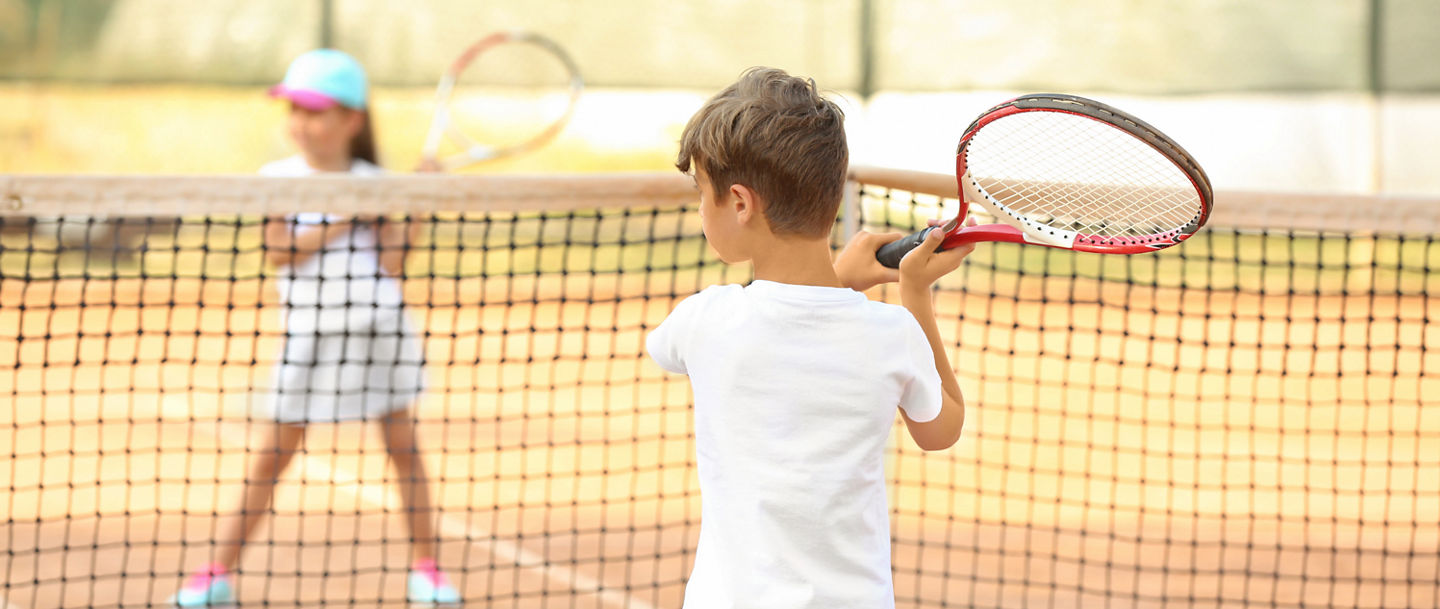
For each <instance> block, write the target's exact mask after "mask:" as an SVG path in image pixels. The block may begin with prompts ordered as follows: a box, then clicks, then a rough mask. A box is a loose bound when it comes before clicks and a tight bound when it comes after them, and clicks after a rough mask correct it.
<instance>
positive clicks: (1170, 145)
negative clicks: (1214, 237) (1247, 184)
mask: <svg viewBox="0 0 1440 609" xmlns="http://www.w3.org/2000/svg"><path fill="white" fill-rule="evenodd" d="M955 176H956V181H957V182H958V185H959V195H960V212H959V215H958V216H957V217H956V218H955V219H954V220H951V221H949V222H946V223H945V224H942V225H940V226H932V227H929V228H925V229H922V230H920V231H917V232H915V233H912V234H910V235H908V236H906V237H903V238H901V239H899V240H897V241H894V242H892V243H888V244H886V245H885V246H883V247H881V248H880V250H879V251H877V252H876V255H875V257H876V258H877V259H879V260H880V263H881V264H884V265H885V266H888V267H891V268H898V267H899V266H900V259H901V258H903V257H904V256H905V254H906V253H907V252H909V251H910V250H912V249H914V248H915V247H916V246H917V245H919V244H920V243H921V242H922V241H924V240H925V236H926V235H927V234H929V233H930V231H932V230H943V231H945V240H944V241H942V242H941V245H940V249H942V250H943V249H949V248H952V247H955V246H957V245H960V244H963V243H972V242H977V241H1004V242H1010V243H1029V244H1036V245H1044V246H1049V247H1056V248H1064V249H1071V250H1075V251H1078V252H1098V253H1102V254H1138V253H1142V252H1153V251H1155V250H1158V249H1162V248H1166V247H1170V246H1172V245H1176V244H1178V243H1180V242H1181V241H1184V240H1185V239H1187V238H1189V237H1190V235H1193V234H1195V231H1197V230H1199V229H1200V227H1201V226H1203V225H1204V224H1205V221H1206V220H1208V219H1209V217H1210V208H1211V204H1212V193H1211V190H1210V179H1209V178H1208V177H1206V175H1205V171H1204V170H1203V169H1201V168H1200V164H1199V163H1197V162H1195V159H1194V158H1193V157H1191V156H1190V154H1189V153H1187V152H1185V149H1183V148H1181V147H1180V145H1179V144H1176V143H1175V141H1174V140H1172V139H1170V138H1169V137H1167V136H1166V135H1165V134H1163V133H1161V132H1160V131H1159V130H1158V129H1156V128H1154V127H1151V126H1150V125H1149V124H1146V123H1145V122H1144V121H1142V120H1140V119H1138V118H1135V117H1134V116H1131V115H1130V114H1127V113H1125V112H1122V111H1120V110H1117V109H1115V108H1112V107H1110V106H1108V105H1105V104H1102V103H1100V102H1097V101H1094V100H1090V99H1085V98H1083V97H1076V96H1074V95H1058V94H1037V95H1025V96H1022V97H1018V98H1015V99H1012V100H1010V101H1007V102H1005V103H1003V104H1000V105H998V106H995V107H994V108H991V109H989V110H987V111H986V112H985V113H984V114H982V115H980V117H979V118H977V119H975V122H973V123H971V124H970V126H969V127H968V128H966V130H965V134H964V136H963V137H961V139H960V146H959V148H957V149H956V153H955ZM971 204H979V205H980V206H981V207H982V208H984V210H985V211H986V212H987V213H988V214H989V215H991V216H992V217H994V218H995V219H996V220H998V222H996V223H994V224H981V225H977V226H965V216H966V213H967V212H968V211H969V207H970V205H971Z"/></svg>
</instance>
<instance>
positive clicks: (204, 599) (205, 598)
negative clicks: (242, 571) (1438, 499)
mask: <svg viewBox="0 0 1440 609" xmlns="http://www.w3.org/2000/svg"><path fill="white" fill-rule="evenodd" d="M170 605H171V606H172V607H211V608H219V607H234V606H235V588H234V586H232V585H230V574H229V573H226V572H225V567H222V566H220V565H215V564H212V565H206V566H204V567H202V568H201V569H200V570H199V571H196V572H195V573H193V574H191V575H190V579H188V580H186V581H185V587H183V588H181V589H180V591H178V592H176V593H175V596H172V597H170Z"/></svg>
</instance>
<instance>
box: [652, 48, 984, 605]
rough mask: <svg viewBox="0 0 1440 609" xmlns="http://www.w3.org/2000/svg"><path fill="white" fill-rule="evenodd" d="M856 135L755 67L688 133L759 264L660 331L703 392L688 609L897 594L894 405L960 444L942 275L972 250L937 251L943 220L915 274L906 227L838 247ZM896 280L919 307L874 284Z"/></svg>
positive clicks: (694, 160)
mask: <svg viewBox="0 0 1440 609" xmlns="http://www.w3.org/2000/svg"><path fill="white" fill-rule="evenodd" d="M844 127H845V126H844V114H843V113H842V112H841V111H840V108H839V106H837V105H836V104H835V103H834V102H831V101H829V100H826V99H824V97H823V96H822V95H821V94H820V92H819V91H818V90H817V89H816V87H815V83H814V82H813V81H809V80H806V79H801V78H796V77H793V76H790V75H788V74H786V73H785V72H784V71H781V70H775V69H769V68H756V69H752V70H750V71H747V72H746V73H745V74H744V75H742V76H741V77H740V80H738V81H736V82H735V84H733V85H731V86H729V87H727V88H725V89H724V90H722V91H721V92H720V93H717V94H716V95H715V96H714V97H712V98H710V100H709V101H708V102H706V103H705V105H704V106H703V107H702V108H701V109H700V110H699V111H698V112H696V113H695V116H694V117H692V118H691V119H690V122H689V124H687V125H686V126H685V132H684V133H683V134H682V135H681V140H680V154H679V156H678V158H677V159H676V163H675V166H676V167H677V168H678V169H680V170H681V171H683V172H685V173H687V174H689V175H690V176H691V177H693V178H694V179H695V188H696V190H697V191H698V193H699V195H700V203H699V210H700V224H701V228H702V230H703V231H704V233H705V240H706V242H707V243H709V244H710V246H711V247H712V248H713V249H714V250H715V253H716V255H718V256H719V257H720V259H721V260H723V261H725V262H728V263H737V262H747V261H748V262H750V263H751V264H752V265H753V268H754V271H755V281H754V282H753V283H751V284H750V285H749V286H748V287H743V288H742V287H740V286H734V285H731V286H721V287H713V288H710V289H707V290H705V291H703V292H701V293H699V294H697V295H695V296H692V297H690V298H688V299H686V300H685V301H684V302H682V303H680V305H679V306H677V307H676V308H675V311H674V312H672V313H671V314H670V317H668V318H667V319H666V320H665V322H664V323H662V324H661V325H660V327H659V328H657V329H656V330H655V331H654V332H653V333H651V335H650V337H649V338H648V343H647V347H648V348H649V351H650V355H651V357H653V358H655V361H656V362H657V363H659V364H660V366H662V367H664V368H665V369H666V370H670V371H672V372H677V373H681V374H688V375H689V376H690V382H691V386H692V387H693V389H694V394H695V435H696V442H695V447H696V452H697V453H698V460H699V464H700V497H701V506H702V507H701V525H700V546H699V548H698V549H697V550H696V554H695V566H694V570H693V572H692V574H691V579H690V582H689V584H688V585H687V587H686V590H685V606H686V607H687V608H689V609H702V608H710V607H766V608H782V609H783V608H799V607H807V608H808V607H815V608H820V607H825V608H831V607H857V608H858V607H863V608H865V609H872V608H875V607H891V606H893V605H894V603H895V600H894V592H893V585H892V583H891V579H890V527H889V516H890V514H889V509H888V506H887V505H886V489H885V467H884V458H883V454H884V447H885V440H886V438H887V437H888V436H889V431H890V427H891V425H893V424H894V421H895V407H896V406H899V407H900V408H901V409H902V413H903V415H904V418H905V425H906V427H907V429H908V430H909V431H910V436H911V437H912V438H914V439H915V442H916V444H918V445H920V447H921V448H924V449H926V450H939V449H943V448H947V447H949V446H951V445H953V444H954V443H955V441H956V440H957V439H958V438H959V437H960V428H961V426H962V425H963V422H964V418H965V410H964V409H965V405H964V402H963V398H962V397H961V395H960V388H959V385H958V384H957V383H956V382H955V374H954V371H952V370H951V369H950V364H949V360H948V358H947V356H946V354H945V345H944V343H943V341H942V340H941V338H940V331H939V328H938V327H937V326H936V324H935V313H934V304H933V302H932V295H931V293H930V286H931V284H933V283H934V282H935V279H937V278H938V277H940V276H942V275H944V274H946V273H949V272H950V271H952V270H954V269H955V268H956V267H958V266H959V264H960V261H961V259H963V258H964V257H965V254H966V253H967V252H968V250H967V249H966V248H965V247H963V246H962V247H961V248H957V249H955V250H950V251H947V252H937V251H936V250H937V248H938V247H939V245H940V240H939V236H940V234H941V232H940V231H931V232H930V235H931V236H930V237H927V238H926V241H925V242H924V243H922V244H921V245H920V246H918V247H916V248H915V249H914V250H912V251H911V252H910V253H909V254H907V255H906V256H905V259H904V260H902V261H901V264H900V269H899V271H898V272H897V271H895V270H892V269H886V268H884V267H882V266H881V265H880V263H879V262H877V261H876V260H875V252H876V250H878V249H879V248H880V246H881V245H883V244H884V243H887V242H889V241H893V240H894V239H896V238H898V237H899V236H900V235H899V234H895V235H870V234H867V233H865V232H864V231H861V232H860V233H858V234H857V235H855V237H854V238H853V239H852V240H851V241H850V244H849V245H848V246H846V248H845V250H844V251H843V252H841V253H840V255H839V257H838V258H837V257H835V256H834V254H833V252H832V251H831V248H830V233H831V231H832V230H833V229H834V227H835V217H836V212H837V211H838V208H839V205H840V199H841V197H842V196H843V193H844V187H845V171H846V168H847V166H848V163H849V157H848V145H847V144H846V141H845V128H844ZM971 247H973V246H971ZM897 280H898V281H899V282H900V297H901V298H900V300H901V303H902V304H903V305H904V307H903V308H901V307H896V306H892V305H887V304H883V303H876V302H870V301H869V300H868V299H867V298H866V297H865V295H864V294H862V293H860V291H863V290H865V289H867V288H869V287H870V286H873V285H876V284H878V283H883V282H889V281H897Z"/></svg>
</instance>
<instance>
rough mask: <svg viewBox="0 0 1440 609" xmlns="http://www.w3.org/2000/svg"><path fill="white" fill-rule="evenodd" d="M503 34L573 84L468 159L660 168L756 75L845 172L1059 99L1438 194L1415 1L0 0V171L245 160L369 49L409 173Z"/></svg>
mask: <svg viewBox="0 0 1440 609" xmlns="http://www.w3.org/2000/svg"><path fill="white" fill-rule="evenodd" d="M514 28H524V29H530V30H534V31H538V32H541V33H544V34H546V35H549V36H550V37H552V38H554V39H555V40H557V41H559V42H560V43H561V44H562V45H563V46H564V47H565V48H566V49H567V50H568V51H569V52H570V53H571V54H572V55H573V56H574V57H575V59H576V61H577V62H578V63H579V64H580V67H581V69H582V71H583V73H584V75H585V78H586V81H587V83H588V85H589V87H588V89H587V92H586V95H585V97H584V98H583V100H582V104H581V106H580V108H579V111H578V113H577V115H576V116H575V119H574V121H572V123H571V124H570V126H569V127H568V128H567V129H566V131H565V132H564V133H563V134H562V136H561V137H560V138H559V139H558V140H557V141H556V142H554V143H553V144H552V145H551V146H549V147H547V148H546V149H544V150H542V151H540V152H539V153H536V154H533V155H531V156H527V157H524V158H520V159H515V160H511V161H505V162H501V163H495V164H492V165H487V166H482V167H480V168H478V169H476V171H494V172H513V171H540V172H551V171H613V170H664V169H667V168H669V167H670V162H671V159H672V157H673V149H674V144H675V140H676V139H677V137H678V134H679V131H680V129H681V128H682V127H683V125H684V122H685V120H686V119H687V118H688V117H689V115H690V114H691V113H692V112H693V111H694V109H695V108H696V107H698V106H699V104H700V103H702V102H703V100H704V99H705V98H706V97H707V96H708V95H710V94H711V93H713V92H714V91H715V90H717V89H719V88H720V87H723V86H724V85H726V84H727V83H729V82H730V81H731V80H733V79H734V78H735V76H736V75H738V74H739V73H740V72H741V71H742V70H744V69H745V68H747V67H749V66H753V65H771V66H776V67H781V68H785V69H787V70H789V71H791V72H792V73H797V74H803V75H808V76H812V77H814V78H815V79H816V80H817V81H818V82H819V83H820V85H821V86H822V87H823V88H826V89H829V90H831V91H834V92H835V94H836V95H837V96H838V97H840V98H841V99H842V100H843V103H844V105H845V107H846V109H847V112H848V114H849V124H850V129H851V145H852V158H854V160H855V161H856V162H858V163H871V164H880V165H888V166H898V167H907V168H913V169H925V170H934V171H946V170H947V169H948V168H949V166H950V164H951V159H950V157H951V156H952V155H953V146H954V142H955V140H956V139H957V138H958V137H959V134H960V130H961V129H963V127H964V125H965V124H967V123H968V122H969V121H970V119H971V118H973V116H974V114H975V113H977V112H979V111H980V110H983V109H984V108H986V107H988V106H990V105H993V104H995V103H997V102H999V101H1003V100H1004V99H1006V98H1007V97H1008V96H1011V95H1014V94H1016V93H1024V92H1033V91H1060V92H1068V93H1077V94H1081V95H1089V96H1093V97H1098V98H1100V99H1102V100H1104V101H1107V102H1110V103H1113V104H1115V105H1118V106H1120V107H1122V108H1126V109H1129V110H1131V111H1132V112H1134V113H1136V114H1138V115H1140V116H1142V117H1144V118H1146V119H1147V120H1149V121H1150V122H1152V123H1154V124H1156V125H1157V126H1159V127H1160V128H1161V129H1163V130H1165V131H1167V132H1169V133H1170V134H1171V135H1172V136H1174V137H1175V138H1176V139H1178V140H1179V141H1181V143H1182V144H1184V145H1185V146H1186V147H1187V148H1189V149H1190V150H1191V152H1193V153H1195V155H1196V156H1197V157H1199V158H1200V160H1201V162H1202V163H1203V164H1204V165H1205V166H1206V167H1207V169H1209V171H1210V173H1211V174H1212V178H1213V179H1214V181H1215V182H1216V184H1217V186H1218V187H1219V188H1222V189H1225V188H1228V189H1252V190H1287V191H1296V190H1304V191H1322V192H1375V191H1381V192H1388V193H1402V194H1405V193H1413V194H1437V193H1440V175H1437V173H1440V172H1435V171H1433V170H1432V169H1431V167H1430V166H1431V165H1432V163H1430V161H1429V154H1428V148H1429V145H1430V142H1432V141H1435V140H1436V139H1437V138H1440V61H1436V58H1437V57H1440V34H1437V32H1440V2H1437V1H1435V0H1186V1H1184V2H1164V1H1155V0H1069V1H1066V0H1030V1H1027V2H1008V3H997V2H985V1H973V0H781V1H773V0H772V1H764V0H712V1H709V2H687V1H676V0H613V1H599V0H552V1H543V2H533V1H531V2H527V1H521V0H504V1H486V2H477V1H461V0H425V1H411V2H399V1H382V0H207V1H205V2H193V1H181V0H0V172H9V173H20V172H64V173H209V172H221V173H226V172H238V173H248V172H253V171H254V170H255V168H256V167H258V166H259V165H260V164H262V163H264V162H265V161H267V160H271V159H274V158H277V157H280V156H284V155H287V154H289V153H290V148H289V145H288V144H287V142H286V141H285V137H284V133H283V117H284V112H285V108H284V106H283V104H280V103H278V102H275V101H273V100H270V99H269V98H267V97H266V96H265V95H264V91H265V89H266V88H267V87H268V86H269V85H271V84H273V83H275V82H277V81H278V80H279V79H280V78H281V76H283V74H284V70H285V67H286V65H287V64H288V62H289V61H290V59H292V58H293V57H294V56H296V55H298V54H299V53H302V52H304V51H305V50H308V49H311V48H316V47H321V46H332V47H335V48H340V49H342V50H345V51H347V52H350V53H352V54H353V55H355V56H356V57H357V58H358V59H360V61H361V62H362V63H363V64H365V65H366V67H367V69H368V70H369V71H370V73H371V77H372V80H373V82H374V83H375V91H374V100H375V101H374V105H373V108H374V115H375V119H376V124H377V129H378V133H379V137H380V147H381V152H382V160H383V161H384V163H385V164H386V165H387V166H388V167H390V168H391V169H396V170H406V169H408V168H409V167H411V166H413V165H414V163H415V162H416V161H417V160H418V156H419V147H420V143H421V141H422V140H423V137H424V133H425V129H426V128H427V126H428V123H429V118H430V113H431V110H432V107H433V99H432V96H433V86H434V83H435V82H436V80H437V79H438V77H439V75H440V73H441V72H442V70H443V69H444V67H445V66H446V65H447V64H448V63H449V62H450V61H451V59H452V58H453V57H454V56H455V55H456V54H457V53H458V52H459V51H460V50H461V49H463V48H464V47H465V46H466V45H467V44H468V43H469V42H471V41H473V40H475V39H477V38H479V37H481V36H483V35H484V34H486V33H489V32H491V31H494V30H499V29H514ZM492 67H493V66H492ZM532 76H533V75H532V74H529V73H527V72H526V71H524V70H507V69H505V68H504V67H503V66H502V67H499V69H491V70H488V71H487V72H486V73H484V74H481V75H477V81H476V83H475V84H477V85H481V86H482V88H481V89H479V90H477V92H476V93H475V94H476V95H492V94H493V95H504V92H505V91H506V90H507V88H511V89H513V88H523V87H526V86H531V85H534V84H536V83H535V82H534V78H533V77H532ZM483 118H484V120H485V121H487V122H489V123H491V124H494V125H500V126H502V128H503V126H505V125H510V124H515V125H520V124H522V123H523V122H524V119H523V118H515V117H511V116H507V115H504V114H503V113H500V114H496V115H495V116H485V117H483ZM516 128H517V129H518V128H519V127H516Z"/></svg>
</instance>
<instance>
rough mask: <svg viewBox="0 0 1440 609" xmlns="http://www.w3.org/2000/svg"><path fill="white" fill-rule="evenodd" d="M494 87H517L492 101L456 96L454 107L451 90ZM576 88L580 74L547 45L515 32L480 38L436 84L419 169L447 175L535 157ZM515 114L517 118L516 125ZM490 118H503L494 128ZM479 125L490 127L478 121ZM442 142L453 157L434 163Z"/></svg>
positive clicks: (569, 110) (569, 109)
mask: <svg viewBox="0 0 1440 609" xmlns="http://www.w3.org/2000/svg"><path fill="white" fill-rule="evenodd" d="M502 80H503V81H504V82H508V83H521V84H522V86H521V87H515V88H511V89H510V91H511V93H512V94H511V95H509V96H504V97H503V98H501V99H498V100H493V99H492V100H482V99H477V98H475V97H473V96H466V95H464V94H462V95H461V96H460V99H456V94H455V93H456V89H457V88H460V89H465V88H468V87H470V86H487V85H493V84H496V83H497V82H499V81H502ZM584 88H585V81H584V80H583V79H582V78H581V77H580V68H579V67H578V66H576V65H575V61H574V60H572V59H570V55H569V54H567V53H566V52H565V50H564V49H562V48H560V45H558V44H556V43H555V42H554V41H553V40H550V39H549V38H546V37H544V36H541V35H539V34H536V33H534V32H527V31H523V30H516V31H508V32H496V33H494V34H491V35H489V36H486V37H485V38H482V39H480V40H479V41H478V42H476V43H475V44H472V45H470V47H469V48H467V49H465V52H464V53H461V54H460V56H459V57H457V58H455V63H453V64H451V65H450V69H449V70H448V71H446V72H445V75H444V76H442V77H441V78H440V86H439V87H437V88H436V89H435V115H434V117H433V118H432V119H431V121H430V132H429V133H428V134H427V135H426V137H425V147H424V150H423V157H424V164H426V165H429V166H431V167H433V168H435V169H441V170H445V171H450V170H454V169H459V168H461V167H464V166H466V165H470V164H474V163H480V162H484V161H491V160H495V159H501V158H505V157H511V156H515V155H519V154H524V153H526V152H530V151H532V150H535V149H536V148H539V147H540V146H543V145H545V143H547V142H549V141H550V140H551V139H553V138H554V137H555V136H556V134H558V133H560V130H561V129H564V128H565V123H567V122H569V121H570V117H571V116H572V115H573V114H574V113H575V106H576V104H577V103H578V102H579V100H580V93H581V91H583V90H584ZM487 106H488V107H487ZM507 106H508V107H507ZM516 113H519V114H523V116H521V117H519V118H517V117H515V116H514V115H515V114H516ZM498 116H506V117H507V118H506V119H505V120H494V118H495V117H498ZM486 117H490V118H491V120H489V121H485V120H484V119H485V118H486ZM517 123H518V124H520V125H521V127H520V129H519V131H518V132H517V131H516V128H515V127H516V124H517ZM472 136H473V137H472ZM447 139H448V140H449V141H450V143H451V144H452V145H453V146H455V147H458V148H459V149H460V151H459V152H456V153H451V154H449V155H448V156H445V157H444V158H441V157H440V146H441V144H442V143H443V142H444V141H445V140H447ZM481 141H484V142H489V143H487V144H481V143H480V142H481Z"/></svg>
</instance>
